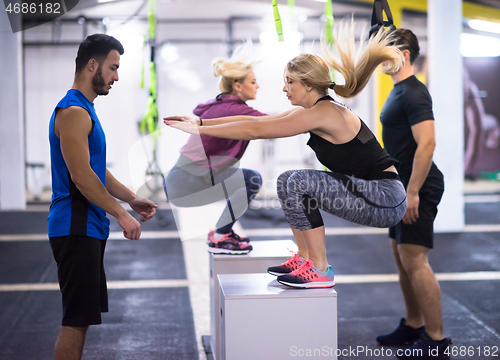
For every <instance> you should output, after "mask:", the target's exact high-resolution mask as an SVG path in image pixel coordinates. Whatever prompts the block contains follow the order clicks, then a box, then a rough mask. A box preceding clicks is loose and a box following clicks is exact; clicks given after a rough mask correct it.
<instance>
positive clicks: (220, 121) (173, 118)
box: [163, 108, 300, 126]
mask: <svg viewBox="0 0 500 360" xmlns="http://www.w3.org/2000/svg"><path fill="white" fill-rule="evenodd" d="M297 109H300V108H294V109H290V110H287V111H285V112H283V113H281V114H277V115H266V116H248V115H237V116H226V117H221V118H214V119H203V120H202V122H203V126H213V125H221V124H228V123H232V122H235V121H262V120H272V119H276V118H280V117H283V116H286V115H288V114H291V113H292V112H294V111H296V110H297ZM163 120H165V121H186V122H191V123H193V124H196V125H200V119H197V118H191V117H188V116H167V117H165V118H163ZM165 124H166V122H165Z"/></svg>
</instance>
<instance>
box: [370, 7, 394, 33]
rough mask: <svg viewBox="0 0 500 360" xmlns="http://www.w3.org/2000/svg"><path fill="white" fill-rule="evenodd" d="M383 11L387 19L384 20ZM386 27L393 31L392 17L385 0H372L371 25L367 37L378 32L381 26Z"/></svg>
mask: <svg viewBox="0 0 500 360" xmlns="http://www.w3.org/2000/svg"><path fill="white" fill-rule="evenodd" d="M384 11H385V14H386V15H387V20H384V14H383V13H384ZM384 27H387V28H389V30H391V31H394V30H396V27H395V26H394V20H393V18H392V13H391V8H390V7H389V3H388V2H387V0H374V2H373V12H372V27H371V29H370V33H369V37H372V36H373V35H374V34H376V33H378V31H379V30H380V29H381V28H384Z"/></svg>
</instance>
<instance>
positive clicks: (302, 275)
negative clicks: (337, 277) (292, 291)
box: [277, 259, 335, 289]
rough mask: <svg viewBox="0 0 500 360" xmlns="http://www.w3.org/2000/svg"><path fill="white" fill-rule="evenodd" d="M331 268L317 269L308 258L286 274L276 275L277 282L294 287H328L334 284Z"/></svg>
mask: <svg viewBox="0 0 500 360" xmlns="http://www.w3.org/2000/svg"><path fill="white" fill-rule="evenodd" d="M333 279H334V274H333V269H332V267H331V266H328V270H327V271H326V272H323V271H319V270H318V269H317V268H316V267H315V266H314V262H313V261H312V260H310V259H308V260H306V261H304V263H303V264H302V265H301V266H300V267H298V268H297V269H295V270H293V271H292V272H291V273H289V274H286V275H281V276H278V278H277V280H278V282H279V283H281V284H283V285H287V286H291V287H294V288H300V289H310V288H330V287H334V286H335V281H333Z"/></svg>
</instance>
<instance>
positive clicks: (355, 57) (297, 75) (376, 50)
mask: <svg viewBox="0 0 500 360" xmlns="http://www.w3.org/2000/svg"><path fill="white" fill-rule="evenodd" d="M363 33H365V31H363ZM334 39H335V44H336V46H337V50H338V57H337V56H336V55H335V54H334V53H333V51H332V49H331V48H330V46H329V45H328V44H327V43H325V42H324V41H323V42H322V46H321V47H322V49H321V50H322V53H323V57H324V60H323V59H321V58H320V57H319V56H316V55H313V54H301V55H298V56H297V57H295V58H293V59H292V60H290V61H289V62H288V64H287V65H286V68H285V76H288V77H290V78H291V79H296V80H300V81H302V82H303V83H304V84H305V85H306V86H310V87H312V88H314V89H316V90H317V91H318V92H319V93H320V94H325V95H326V94H328V88H332V87H333V90H334V91H335V93H336V94H337V95H339V96H341V97H344V98H350V97H353V96H355V95H357V94H359V93H360V92H361V90H363V89H364V87H365V86H366V84H367V83H368V81H369V80H370V77H371V76H372V74H373V72H374V71H375V69H376V68H377V67H378V66H379V65H380V64H382V63H384V62H386V63H384V65H383V67H382V69H383V71H384V72H386V73H396V72H397V71H399V69H400V68H401V67H402V66H403V64H404V56H403V54H402V52H401V51H400V50H399V49H398V48H397V47H395V46H388V45H390V44H391V43H392V42H393V41H394V37H393V36H392V35H391V34H387V33H386V32H385V31H384V30H383V29H382V30H381V31H379V32H378V33H377V34H376V35H375V36H372V37H371V38H370V39H369V40H368V42H367V43H365V41H364V40H363V39H361V40H360V43H359V45H358V46H356V40H355V36H354V21H351V24H350V26H349V25H344V24H343V23H341V25H340V29H339V30H338V32H337V33H336V34H334ZM330 68H331V69H334V70H336V71H338V72H339V73H340V74H342V76H343V77H344V81H345V83H344V85H339V84H333V83H332V78H331V74H330ZM332 85H334V86H332Z"/></svg>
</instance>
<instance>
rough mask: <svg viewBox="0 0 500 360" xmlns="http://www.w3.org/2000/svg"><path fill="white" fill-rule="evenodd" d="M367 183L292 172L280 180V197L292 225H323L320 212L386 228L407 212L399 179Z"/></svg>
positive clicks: (322, 173)
mask: <svg viewBox="0 0 500 360" xmlns="http://www.w3.org/2000/svg"><path fill="white" fill-rule="evenodd" d="M386 175H387V177H388V178H386V179H379V180H364V179H358V178H355V177H352V176H346V175H343V174H339V173H333V172H326V171H319V170H289V171H285V172H284V173H283V174H281V175H280V176H279V177H278V184H277V186H278V197H279V199H280V203H281V207H282V209H283V211H284V212H285V216H286V218H287V220H288V223H289V224H290V226H291V227H292V228H294V229H299V230H301V231H303V230H309V229H314V228H317V227H320V226H323V219H322V218H321V214H320V212H319V209H321V210H324V211H326V212H328V213H329V214H332V215H336V216H338V217H341V218H342V219H345V220H349V221H352V222H354V223H357V224H361V225H367V226H373V227H379V228H385V227H391V226H394V225H396V224H397V223H398V222H400V221H401V219H402V218H403V216H404V214H405V212H406V191H405V189H404V186H403V184H402V183H401V181H400V180H399V177H398V176H397V175H396V174H394V173H387V174H386Z"/></svg>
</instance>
